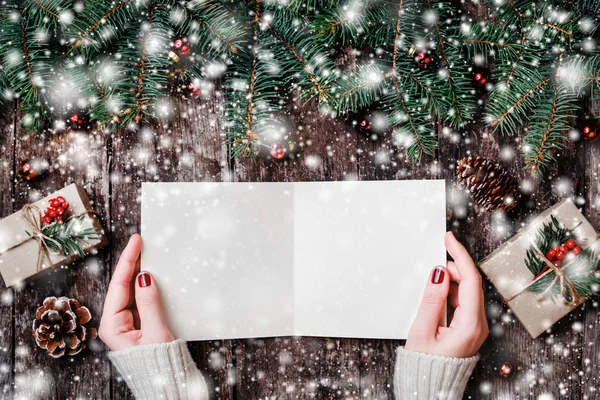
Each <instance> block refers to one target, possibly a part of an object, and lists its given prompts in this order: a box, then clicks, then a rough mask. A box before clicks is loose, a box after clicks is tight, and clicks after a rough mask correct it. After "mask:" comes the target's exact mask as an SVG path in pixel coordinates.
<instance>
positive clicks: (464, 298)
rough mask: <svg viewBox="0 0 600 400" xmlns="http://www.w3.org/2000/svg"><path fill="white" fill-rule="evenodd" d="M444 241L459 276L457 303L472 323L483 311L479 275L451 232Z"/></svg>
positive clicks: (471, 260)
mask: <svg viewBox="0 0 600 400" xmlns="http://www.w3.org/2000/svg"><path fill="white" fill-rule="evenodd" d="M444 239H445V240H444V241H445V243H446V248H447V249H448V253H450V255H451V256H452V258H454V265H456V268H457V270H458V272H459V274H460V276H461V282H460V285H459V290H458V302H459V304H460V307H461V308H464V309H465V317H466V319H467V320H469V321H472V320H474V319H477V318H479V314H480V313H481V312H482V309H483V290H482V288H481V275H480V274H479V271H478V270H477V267H476V266H475V263H474V262H473V259H472V258H471V256H470V255H469V253H468V252H467V249H465V247H464V246H463V245H462V244H461V243H460V242H459V241H458V240H456V237H455V236H454V234H453V233H452V232H448V233H446V236H445V238H444Z"/></svg>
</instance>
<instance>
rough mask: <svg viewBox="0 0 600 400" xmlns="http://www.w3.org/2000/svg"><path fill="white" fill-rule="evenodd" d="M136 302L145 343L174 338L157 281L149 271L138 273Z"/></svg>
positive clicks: (160, 341) (161, 341)
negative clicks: (163, 307)
mask: <svg viewBox="0 0 600 400" xmlns="http://www.w3.org/2000/svg"><path fill="white" fill-rule="evenodd" d="M135 303H136V305H137V310H138V314H139V318H140V327H141V329H142V334H143V336H144V343H163V342H168V341H171V340H173V335H172V334H171V331H170V330H169V328H168V326H167V323H166V320H165V318H164V314H163V309H162V304H161V301H160V293H159V292H158V287H157V285H156V281H155V280H154V277H153V276H152V275H151V274H150V273H149V272H146V271H142V272H140V273H139V274H138V277H137V279H136V283H135Z"/></svg>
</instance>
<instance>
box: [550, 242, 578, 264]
mask: <svg viewBox="0 0 600 400" xmlns="http://www.w3.org/2000/svg"><path fill="white" fill-rule="evenodd" d="M579 253H581V247H579V246H577V243H575V241H574V240H573V239H569V240H567V241H566V242H565V243H564V244H562V245H561V246H556V247H554V248H552V249H550V250H548V254H546V257H547V258H548V260H550V261H552V263H553V264H554V266H555V267H557V268H558V267H560V266H561V265H562V263H563V262H565V261H571V260H572V259H573V258H574V257H575V256H576V255H577V254H579Z"/></svg>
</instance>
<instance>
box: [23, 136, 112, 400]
mask: <svg viewBox="0 0 600 400" xmlns="http://www.w3.org/2000/svg"><path fill="white" fill-rule="evenodd" d="M15 135H16V136H15V137H16V141H15V149H14V152H15V159H16V160H24V159H27V158H32V157H38V158H44V159H47V160H51V167H50V169H51V172H50V173H49V174H48V175H47V176H46V177H45V178H42V179H40V180H36V181H33V182H31V183H28V182H26V181H22V180H17V181H16V184H15V203H14V206H15V210H16V209H20V208H21V207H22V206H23V205H24V204H26V203H29V202H32V201H35V200H37V199H39V198H40V197H44V196H46V195H48V194H50V193H52V192H54V191H56V190H58V189H61V188H62V187H64V186H66V185H68V184H70V183H80V184H84V183H86V190H87V192H88V194H89V195H90V199H91V200H92V201H93V208H94V210H95V212H96V213H97V215H98V216H99V218H100V219H101V220H102V222H103V223H105V224H106V222H107V221H108V215H109V210H108V206H109V203H110V202H109V191H108V157H107V149H108V139H107V136H106V135H105V134H104V133H102V132H98V131H91V132H75V131H65V132H58V133H56V134H48V135H46V136H42V137H40V135H32V134H27V133H25V132H23V131H22V128H21V125H20V124H17V129H16V133H15ZM108 253H109V252H108V250H107V249H104V250H101V251H100V252H99V253H98V254H96V255H91V256H88V257H86V258H85V259H84V260H80V261H78V262H75V263H73V264H71V265H69V266H67V267H64V268H59V269H56V270H54V271H52V272H50V273H48V274H47V275H46V276H44V277H42V278H40V279H38V280H36V281H35V282H33V283H30V284H27V285H25V286H24V287H22V288H17V289H16V290H15V294H14V309H15V316H14V326H15V328H14V335H15V350H14V351H15V354H14V357H15V376H14V382H15V395H16V396H22V397H30V398H52V399H62V398H68V397H75V396H78V395H82V396H99V397H108V396H109V395H110V391H109V390H110V386H109V384H108V382H109V379H110V374H109V364H108V362H107V360H106V354H105V351H104V349H103V346H102V345H101V344H100V343H99V342H93V343H92V344H91V345H90V349H89V350H88V351H86V352H85V353H83V354H81V355H80V356H77V357H64V358H61V359H58V360H55V359H52V358H51V357H49V356H48V355H46V354H45V352H44V351H43V350H41V349H39V348H38V347H37V346H36V344H35V341H34V340H33V338H32V336H31V325H32V322H33V319H34V315H35V310H36V308H37V307H39V306H40V305H41V304H42V302H43V300H44V299H45V298H46V297H48V296H68V297H73V298H76V299H78V300H79V301H80V302H81V303H82V304H83V305H86V306H87V307H89V309H90V311H91V312H92V316H93V324H95V325H96V326H97V325H98V322H99V317H100V315H101V312H102V304H103V300H104V294H105V293H106V288H107V286H108V281H109V274H108V268H107V266H108V265H109V261H108V260H109V254H108Z"/></svg>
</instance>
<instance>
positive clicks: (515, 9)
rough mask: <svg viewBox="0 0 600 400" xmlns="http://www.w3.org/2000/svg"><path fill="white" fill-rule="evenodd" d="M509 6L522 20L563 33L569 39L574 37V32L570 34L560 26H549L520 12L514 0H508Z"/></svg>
mask: <svg viewBox="0 0 600 400" xmlns="http://www.w3.org/2000/svg"><path fill="white" fill-rule="evenodd" d="M508 4H509V5H510V6H511V8H512V9H513V11H514V12H515V14H517V16H519V18H522V19H524V20H526V21H529V22H532V23H534V24H538V25H541V26H544V27H546V28H550V29H554V30H555V31H557V32H560V33H562V34H564V35H567V36H569V37H573V32H570V31H568V30H566V29H564V28H561V27H560V26H558V25H553V24H549V23H547V22H544V21H543V20H541V19H536V18H534V17H530V16H527V15H525V14H524V13H522V12H521V11H520V10H519V8H518V7H517V6H516V5H515V4H514V3H513V1H512V0H508Z"/></svg>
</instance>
